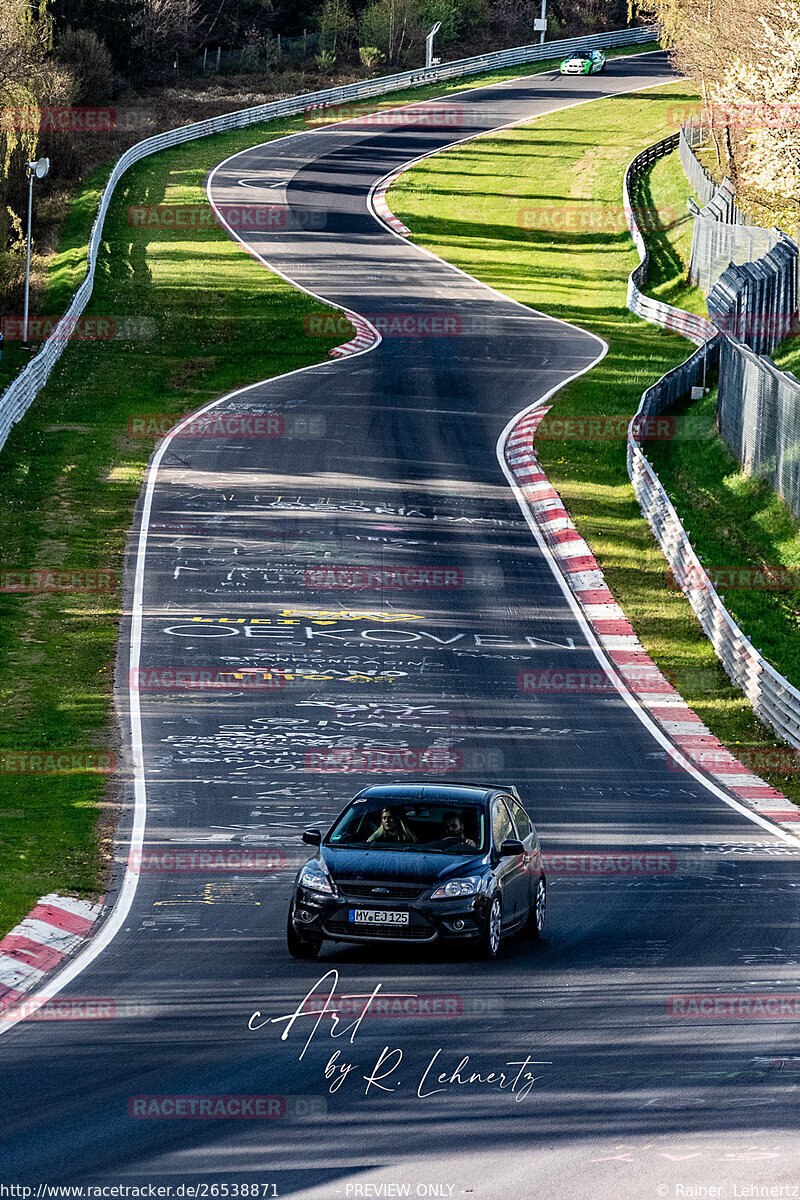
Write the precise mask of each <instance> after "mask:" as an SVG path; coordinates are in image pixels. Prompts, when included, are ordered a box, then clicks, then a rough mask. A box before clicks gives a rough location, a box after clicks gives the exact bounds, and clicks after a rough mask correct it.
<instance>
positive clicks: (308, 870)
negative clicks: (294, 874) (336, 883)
mask: <svg viewBox="0 0 800 1200" xmlns="http://www.w3.org/2000/svg"><path fill="white" fill-rule="evenodd" d="M297 882H298V883H300V884H302V886H303V887H305V888H308V889H309V891H311V892H324V893H325V895H327V896H332V895H333V884H332V883H331V881H330V879H329V878H328V876H327V875H326V874H325V872H324V871H323V869H322V867H321V866H320V865H319V863H318V862H317V860H316V859H312V860H311V862H308V863H306V865H305V866H304V867H303V869H302V871H301V872H300V878H299V879H298V881H297Z"/></svg>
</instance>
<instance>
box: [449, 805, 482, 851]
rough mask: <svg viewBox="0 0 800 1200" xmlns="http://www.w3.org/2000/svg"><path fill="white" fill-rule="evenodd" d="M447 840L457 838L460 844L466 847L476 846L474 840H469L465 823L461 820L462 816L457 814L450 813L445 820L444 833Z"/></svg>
mask: <svg viewBox="0 0 800 1200" xmlns="http://www.w3.org/2000/svg"><path fill="white" fill-rule="evenodd" d="M442 836H443V837H446V838H457V839H458V841H459V842H463V843H464V844H465V845H466V846H474V845H475V843H474V842H473V840H472V838H468V837H467V836H466V835H465V833H464V822H463V821H462V820H461V814H460V813H457V812H453V813H448V814H447V816H446V817H445V819H444V833H443V835H442Z"/></svg>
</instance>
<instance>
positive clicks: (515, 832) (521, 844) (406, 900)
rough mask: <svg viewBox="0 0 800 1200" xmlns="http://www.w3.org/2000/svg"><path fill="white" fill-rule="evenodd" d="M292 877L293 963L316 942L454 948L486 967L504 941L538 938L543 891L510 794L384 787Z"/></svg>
mask: <svg viewBox="0 0 800 1200" xmlns="http://www.w3.org/2000/svg"><path fill="white" fill-rule="evenodd" d="M303 841H304V842H306V843H307V844H308V845H310V846H317V847H319V849H318V851H317V854H316V855H315V856H314V858H311V859H309V861H308V862H307V863H306V864H305V865H304V866H303V867H302V868H301V869H300V871H299V873H298V875H297V879H296V880H295V886H294V893H293V895H292V902H291V907H290V909H289V920H288V926H287V940H288V945H289V953H290V954H291V955H292V956H293V957H294V958H314V957H315V956H316V955H317V954H318V953H319V950H320V947H321V946H322V943H323V941H325V940H326V939H327V940H330V941H333V942H357V943H358V942H363V943H367V942H371V943H377V942H389V943H403V944H408V943H410V942H417V943H426V942H436V943H440V944H443V943H449V944H457V943H463V944H465V945H470V944H471V945H472V946H473V947H474V948H475V949H477V950H478V952H479V953H480V955H481V956H482V957H486V958H495V957H496V955H497V952H498V950H499V948H500V942H501V939H502V938H504V937H506V936H507V935H508V934H512V933H516V932H517V931H524V932H525V933H526V934H528V935H530V936H532V937H534V938H538V937H541V934H542V929H543V927H544V915H545V905H546V899H547V892H546V888H547V883H546V880H545V874H544V870H543V869H542V855H541V849H540V845H539V838H538V836H537V833H536V830H535V829H534V827H533V822H532V821H531V818H530V817H529V816H528V814H527V813H526V811H525V809H524V808H523V806H522V802H521V800H520V797H519V794H518V792H517V790H516V788H513V787H506V786H494V787H490V786H482V785H478V784H469V785H468V784H455V783H442V784H439V783H390V784H384V785H378V786H374V787H368V788H365V789H364V790H363V791H361V792H359V793H358V795H357V796H354V797H353V799H352V800H351V801H350V803H349V804H348V805H347V807H346V808H345V809H344V810H343V811H342V813H341V814H340V815H339V817H337V819H336V821H335V822H334V824H333V825H332V826H331V828H330V830H329V831H328V833H327V834H326V835H325V837H323V836H322V833H321V831H320V830H319V829H307V830H306V831H305V833H304V834H303Z"/></svg>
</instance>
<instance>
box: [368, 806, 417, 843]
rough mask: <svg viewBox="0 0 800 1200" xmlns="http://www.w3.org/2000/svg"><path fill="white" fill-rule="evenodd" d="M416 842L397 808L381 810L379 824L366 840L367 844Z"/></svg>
mask: <svg viewBox="0 0 800 1200" xmlns="http://www.w3.org/2000/svg"><path fill="white" fill-rule="evenodd" d="M416 840H417V839H416V837H415V836H414V834H413V833H412V832H411V830H410V829H409V828H408V826H407V825H406V823H405V821H404V820H403V818H402V815H401V813H400V810H399V809H397V808H383V809H381V823H380V825H379V826H378V828H377V829H376V830H375V832H374V833H371V834H370V835H369V837H368V838H367V841H368V842H416Z"/></svg>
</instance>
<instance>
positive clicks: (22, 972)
mask: <svg viewBox="0 0 800 1200" xmlns="http://www.w3.org/2000/svg"><path fill="white" fill-rule="evenodd" d="M102 909H103V905H102V903H100V904H91V903H90V902H89V901H88V900H75V899H73V898H72V897H71V896H57V895H49V896H42V898H41V900H40V901H39V903H38V904H37V905H36V907H35V908H32V909H31V911H30V912H29V913H28V915H27V917H25V919H24V921H20V923H19V925H15V926H14V928H13V929H12V930H11V932H10V933H7V934H6V936H5V937H4V938H3V940H2V941H0V1016H2V1015H5V1014H7V1013H9V1010H11V1012H12V1013H13V1009H14V1006H15V1005H16V1004H17V1002H18V1001H20V1000H21V999H22V998H23V997H24V996H25V993H26V992H29V991H31V990H32V989H33V988H36V987H38V986H39V984H40V983H41V982H42V980H43V979H44V977H45V975H46V974H47V973H48V972H49V971H50V970H52V968H53V967H58V966H61V964H62V963H63V962H64V961H65V959H67V958H68V957H69V956H71V955H72V954H74V953H75V951H76V950H78V949H80V947H81V946H82V945H83V943H84V941H85V940H86V938H87V937H88V936H89V934H90V933H91V932H92V929H93V927H94V923H95V921H96V920H97V918H98V917H99V916H100V913H101V912H102ZM9 1015H10V1014H9Z"/></svg>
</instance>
